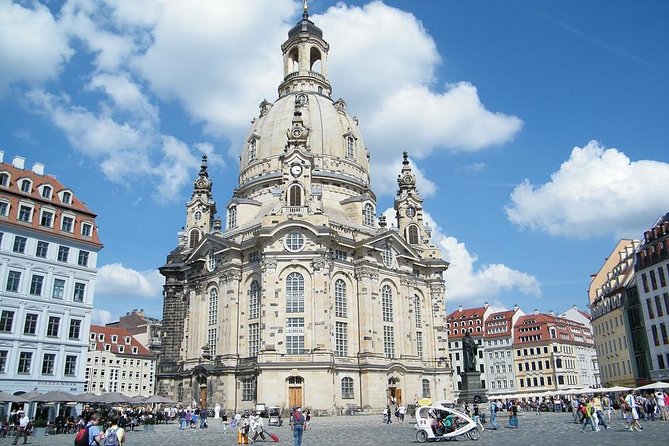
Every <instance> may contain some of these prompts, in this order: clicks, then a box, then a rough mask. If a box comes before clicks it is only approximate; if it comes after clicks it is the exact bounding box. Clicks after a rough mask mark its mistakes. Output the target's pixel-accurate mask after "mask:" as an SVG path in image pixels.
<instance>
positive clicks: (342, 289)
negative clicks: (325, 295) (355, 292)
mask: <svg viewBox="0 0 669 446" xmlns="http://www.w3.org/2000/svg"><path fill="white" fill-rule="evenodd" d="M334 294H335V316H336V317H346V282H344V281H343V280H341V279H337V280H335V285H334Z"/></svg>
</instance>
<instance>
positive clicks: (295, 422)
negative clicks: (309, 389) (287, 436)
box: [290, 407, 305, 446]
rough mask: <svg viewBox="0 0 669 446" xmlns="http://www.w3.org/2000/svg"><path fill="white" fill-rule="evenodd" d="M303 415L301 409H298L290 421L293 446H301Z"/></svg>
mask: <svg viewBox="0 0 669 446" xmlns="http://www.w3.org/2000/svg"><path fill="white" fill-rule="evenodd" d="M304 421H305V419H304V415H302V408H300V407H298V408H297V409H295V411H294V412H293V416H292V417H291V420H290V429H291V430H292V431H293V446H302V433H303V429H304Z"/></svg>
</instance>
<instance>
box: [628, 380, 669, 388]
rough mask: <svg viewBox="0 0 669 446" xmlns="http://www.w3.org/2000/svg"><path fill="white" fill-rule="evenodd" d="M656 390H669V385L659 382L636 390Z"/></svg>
mask: <svg viewBox="0 0 669 446" xmlns="http://www.w3.org/2000/svg"><path fill="white" fill-rule="evenodd" d="M655 389H669V383H668V382H664V381H658V382H656V383H650V384H646V385H645V386H641V387H637V388H635V389H634V390H655Z"/></svg>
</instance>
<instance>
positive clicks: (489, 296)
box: [383, 209, 541, 308]
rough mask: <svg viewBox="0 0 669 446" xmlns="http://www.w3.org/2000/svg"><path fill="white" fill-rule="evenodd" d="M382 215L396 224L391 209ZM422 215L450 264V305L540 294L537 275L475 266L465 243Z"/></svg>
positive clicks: (446, 275) (494, 266) (447, 278)
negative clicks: (506, 294)
mask: <svg viewBox="0 0 669 446" xmlns="http://www.w3.org/2000/svg"><path fill="white" fill-rule="evenodd" d="M383 215H385V216H386V221H388V222H389V223H390V225H391V226H394V225H395V210H394V209H386V210H385V211H384V212H383ZM423 216H424V218H425V221H426V222H427V223H428V224H429V225H430V227H431V228H432V242H433V243H434V244H435V245H436V246H437V247H438V248H439V249H440V250H441V253H442V255H443V258H444V260H446V261H447V262H449V263H450V266H449V267H448V270H447V271H446V272H445V273H444V280H445V281H446V302H447V306H448V307H449V308H453V307H454V306H455V307H457V305H458V304H462V305H463V306H464V307H465V308H468V307H473V306H475V305H482V304H483V303H484V302H488V303H489V304H491V305H493V306H496V307H503V304H501V303H500V302H499V297H500V294H501V293H503V292H509V291H515V292H518V293H521V294H525V295H528V296H535V297H539V296H541V285H540V283H539V280H537V278H536V277H534V276H532V275H531V274H528V273H524V272H522V271H518V270H515V269H513V268H510V267H508V266H506V265H504V264H501V263H493V264H483V265H480V266H477V265H476V263H477V262H478V257H477V256H476V255H475V254H472V253H470V252H469V251H468V250H467V247H466V246H465V244H464V243H461V242H459V241H458V240H457V239H456V238H455V237H450V236H447V235H445V234H443V233H442V232H441V227H440V226H439V225H438V224H437V223H436V222H435V221H434V219H433V218H432V216H431V215H430V214H429V213H427V212H425V211H423Z"/></svg>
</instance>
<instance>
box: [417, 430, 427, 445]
mask: <svg viewBox="0 0 669 446" xmlns="http://www.w3.org/2000/svg"><path fill="white" fill-rule="evenodd" d="M416 441H417V442H418V443H425V442H426V441H427V432H425V431H422V430H421V431H418V432H416Z"/></svg>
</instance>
